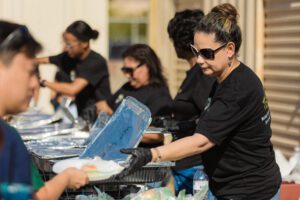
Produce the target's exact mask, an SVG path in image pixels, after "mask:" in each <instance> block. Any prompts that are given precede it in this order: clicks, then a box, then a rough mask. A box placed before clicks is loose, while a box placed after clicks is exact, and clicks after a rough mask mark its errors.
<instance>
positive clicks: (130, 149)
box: [120, 148, 135, 154]
mask: <svg viewBox="0 0 300 200" xmlns="http://www.w3.org/2000/svg"><path fill="white" fill-rule="evenodd" d="M134 150H135V149H133V148H129V149H120V152H121V153H125V154H132V152H133V151H134Z"/></svg>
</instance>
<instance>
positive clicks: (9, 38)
mask: <svg viewBox="0 0 300 200" xmlns="http://www.w3.org/2000/svg"><path fill="white" fill-rule="evenodd" d="M41 49H42V46H41V45H40V44H39V43H38V42H37V41H36V40H35V39H34V38H33V37H32V35H31V34H30V33H29V31H28V29H27V28H26V26H23V25H19V24H15V23H11V22H7V21H3V20H0V59H1V61H2V62H3V63H4V64H9V63H10V62H11V61H12V59H13V58H14V56H15V55H16V54H18V53H21V52H22V53H24V54H25V55H26V56H27V57H29V58H33V57H35V55H36V54H37V53H38V52H40V51H41Z"/></svg>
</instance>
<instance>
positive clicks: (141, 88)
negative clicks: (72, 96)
mask: <svg viewBox="0 0 300 200" xmlns="http://www.w3.org/2000/svg"><path fill="white" fill-rule="evenodd" d="M123 64H124V67H122V69H121V70H122V71H123V73H124V75H125V76H126V77H127V78H128V82H127V83H125V84H124V85H123V86H122V87H121V88H120V89H119V90H118V91H117V92H116V93H115V94H113V95H112V97H111V98H109V99H108V100H107V101H100V102H98V103H97V108H98V111H99V112H100V111H104V112H107V113H109V114H112V113H113V112H114V111H115V110H116V109H117V107H118V106H119V105H120V103H121V102H122V100H123V99H124V98H125V97H127V96H132V97H134V98H136V99H137V100H138V101H140V102H141V103H143V104H145V105H146V106H147V107H148V108H149V109H150V111H151V114H152V118H154V117H156V116H170V115H171V113H172V111H171V106H172V98H171V95H170V93H169V89H168V86H167V81H166V78H165V77H164V76H163V73H162V66H161V62H160V60H159V58H158V57H157V55H156V54H155V52H154V51H153V50H152V49H151V48H150V47H149V46H148V45H146V44H136V45H133V46H131V47H129V48H128V49H127V50H126V51H125V52H124V54H123ZM162 142H163V135H161V134H146V135H145V136H144V137H143V139H142V144H141V146H144V147H146V146H149V145H150V146H153V145H156V146H157V145H158V144H162ZM147 144H149V145H147Z"/></svg>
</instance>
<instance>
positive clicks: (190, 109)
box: [172, 65, 215, 170]
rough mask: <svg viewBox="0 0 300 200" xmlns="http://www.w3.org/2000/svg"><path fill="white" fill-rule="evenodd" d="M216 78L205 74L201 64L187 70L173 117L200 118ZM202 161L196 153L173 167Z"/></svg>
mask: <svg viewBox="0 0 300 200" xmlns="http://www.w3.org/2000/svg"><path fill="white" fill-rule="evenodd" d="M214 80H215V79H214V78H210V77H208V76H205V75H204V74H203V72H202V70H201V68H200V66H199V65H195V66H193V67H192V68H191V69H190V70H189V71H187V72H186V78H185V79H184V80H183V82H182V84H181V86H180V88H179V90H178V93H177V95H176V97H175V98H174V101H173V106H172V111H173V118H174V119H175V120H176V121H182V122H183V121H189V120H190V121H195V120H196V119H198V118H199V117H200V115H201V113H202V112H203V110H204V107H205V105H206V101H207V98H208V96H209V92H210V91H211V88H212V85H213V82H214ZM193 133H194V130H192V131H191V132H183V133H176V134H173V135H174V138H176V139H180V138H183V137H186V136H190V135H193ZM201 163H202V160H201V155H194V156H191V157H188V158H184V159H182V160H179V161H176V166H175V167H174V168H173V169H176V170H179V169H185V168H189V167H192V166H195V165H199V164H201Z"/></svg>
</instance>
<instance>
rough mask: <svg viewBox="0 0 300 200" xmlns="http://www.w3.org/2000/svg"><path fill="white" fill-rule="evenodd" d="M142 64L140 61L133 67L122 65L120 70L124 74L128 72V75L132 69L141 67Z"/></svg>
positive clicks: (131, 72) (131, 73)
mask: <svg viewBox="0 0 300 200" xmlns="http://www.w3.org/2000/svg"><path fill="white" fill-rule="evenodd" d="M143 64H144V63H140V64H138V65H137V66H136V67H135V68H132V67H126V66H124V67H122V68H121V71H122V72H123V73H124V74H129V75H130V76H132V75H133V72H134V70H136V69H137V68H139V67H141V66H142V65H143Z"/></svg>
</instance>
